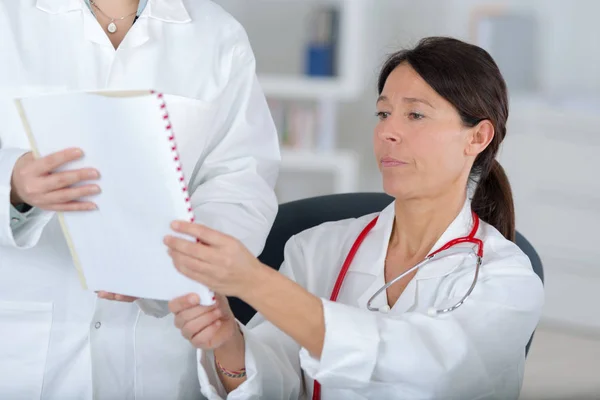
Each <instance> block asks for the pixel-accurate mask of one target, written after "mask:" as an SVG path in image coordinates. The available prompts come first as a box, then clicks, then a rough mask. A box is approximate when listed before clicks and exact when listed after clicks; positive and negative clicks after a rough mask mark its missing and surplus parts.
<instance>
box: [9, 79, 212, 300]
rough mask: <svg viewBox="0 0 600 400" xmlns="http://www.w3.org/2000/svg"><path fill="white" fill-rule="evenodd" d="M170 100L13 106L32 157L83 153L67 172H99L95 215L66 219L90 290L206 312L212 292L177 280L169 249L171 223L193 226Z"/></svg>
mask: <svg viewBox="0 0 600 400" xmlns="http://www.w3.org/2000/svg"><path fill="white" fill-rule="evenodd" d="M168 99H169V97H168V96H164V97H163V98H162V99H161V98H158V96H157V95H156V94H152V93H151V92H150V91H147V92H129V93H126V92H121V93H116V92H100V93H65V94H59V95H43V96H38V97H30V98H23V99H19V100H17V102H16V103H17V107H20V109H21V111H22V114H23V116H24V118H23V120H24V124H25V129H26V130H27V131H28V135H29V136H30V141H31V142H32V143H31V144H32V148H33V149H34V151H35V152H36V153H38V154H39V155H40V156H45V155H48V154H51V153H53V152H56V151H60V150H63V149H66V148H71V147H79V148H81V149H82V150H83V151H84V154H85V155H84V157H83V158H82V159H81V160H78V161H76V162H73V163H71V164H69V165H68V166H67V168H68V169H75V168H83V167H93V168H96V169H98V170H99V171H100V174H101V177H100V180H99V181H98V184H99V186H100V187H101V189H102V193H101V194H99V195H97V196H93V197H92V198H90V200H92V201H94V202H95V203H96V204H97V205H98V210H97V211H90V212H68V213H61V215H60V217H61V222H62V225H63V232H64V233H65V236H66V238H67V241H68V242H69V244H70V247H71V252H72V255H73V258H74V262H75V265H76V266H77V267H78V268H79V269H80V272H81V273H82V274H83V276H84V278H85V285H86V286H87V289H89V290H93V291H98V290H104V291H107V292H112V293H118V294H123V295H129V296H135V297H139V298H147V299H156V300H171V299H173V298H175V297H178V296H181V295H184V294H187V293H198V295H199V296H200V299H201V302H202V303H203V304H205V305H208V304H212V302H213V301H212V299H213V294H212V292H211V291H209V290H208V289H207V288H206V287H205V286H203V285H201V284H199V283H197V282H194V281H192V280H190V279H188V278H187V277H185V276H183V275H181V274H180V273H179V272H178V271H177V270H176V269H175V267H174V266H173V263H172V260H171V258H170V257H169V256H168V254H167V247H166V246H165V245H164V244H163V238H164V237H165V236H166V235H168V234H171V235H172V234H174V232H173V231H172V230H171V228H170V224H171V222H172V221H174V220H187V221H189V220H190V217H193V213H191V212H190V211H189V209H188V208H189V204H188V203H186V192H185V191H184V190H183V187H184V186H185V184H186V182H185V181H184V182H180V177H181V176H182V175H181V172H180V171H178V170H177V163H176V162H175V161H174V157H173V156H174V152H173V151H172V148H171V147H172V145H173V142H172V141H171V140H169V136H170V135H169V131H168V130H166V126H167V125H168V124H169V120H166V119H165V118H164V115H165V111H167V114H168ZM162 103H166V109H161V104H162ZM172 129H173V132H174V133H175V139H176V135H177V127H175V126H174V127H172ZM186 178H189V177H186ZM190 240H193V239H191V238H190Z"/></svg>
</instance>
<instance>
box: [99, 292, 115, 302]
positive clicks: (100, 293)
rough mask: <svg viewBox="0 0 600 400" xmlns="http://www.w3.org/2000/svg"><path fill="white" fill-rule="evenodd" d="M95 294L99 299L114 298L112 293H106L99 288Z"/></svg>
mask: <svg viewBox="0 0 600 400" xmlns="http://www.w3.org/2000/svg"><path fill="white" fill-rule="evenodd" d="M96 294H97V295H98V297H100V298H101V299H105V300H114V299H115V295H114V293H108V292H105V291H102V290H100V291H98V292H96Z"/></svg>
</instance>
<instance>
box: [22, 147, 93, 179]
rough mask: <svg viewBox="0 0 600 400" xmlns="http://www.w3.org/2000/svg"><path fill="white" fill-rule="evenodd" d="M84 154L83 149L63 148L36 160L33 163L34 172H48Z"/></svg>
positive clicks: (39, 173)
mask: <svg viewBox="0 0 600 400" xmlns="http://www.w3.org/2000/svg"><path fill="white" fill-rule="evenodd" d="M82 156H83V151H82V150H81V149H77V148H71V149H66V150H61V151H58V152H56V153H52V154H50V155H48V156H46V157H42V158H40V159H39V160H37V162H34V163H33V164H32V172H33V173H34V174H36V175H44V174H48V173H50V172H52V171H54V170H55V169H57V168H59V167H60V166H62V165H64V164H66V163H68V162H71V161H75V160H78V159H80V158H81V157H82Z"/></svg>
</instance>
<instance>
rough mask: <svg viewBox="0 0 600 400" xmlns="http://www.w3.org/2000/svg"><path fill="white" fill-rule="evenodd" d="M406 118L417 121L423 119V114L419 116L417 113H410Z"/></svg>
mask: <svg viewBox="0 0 600 400" xmlns="http://www.w3.org/2000/svg"><path fill="white" fill-rule="evenodd" d="M408 118H409V119H412V120H416V121H418V120H420V119H423V118H425V116H424V115H423V114H419V113H418V112H411V113H409V114H408Z"/></svg>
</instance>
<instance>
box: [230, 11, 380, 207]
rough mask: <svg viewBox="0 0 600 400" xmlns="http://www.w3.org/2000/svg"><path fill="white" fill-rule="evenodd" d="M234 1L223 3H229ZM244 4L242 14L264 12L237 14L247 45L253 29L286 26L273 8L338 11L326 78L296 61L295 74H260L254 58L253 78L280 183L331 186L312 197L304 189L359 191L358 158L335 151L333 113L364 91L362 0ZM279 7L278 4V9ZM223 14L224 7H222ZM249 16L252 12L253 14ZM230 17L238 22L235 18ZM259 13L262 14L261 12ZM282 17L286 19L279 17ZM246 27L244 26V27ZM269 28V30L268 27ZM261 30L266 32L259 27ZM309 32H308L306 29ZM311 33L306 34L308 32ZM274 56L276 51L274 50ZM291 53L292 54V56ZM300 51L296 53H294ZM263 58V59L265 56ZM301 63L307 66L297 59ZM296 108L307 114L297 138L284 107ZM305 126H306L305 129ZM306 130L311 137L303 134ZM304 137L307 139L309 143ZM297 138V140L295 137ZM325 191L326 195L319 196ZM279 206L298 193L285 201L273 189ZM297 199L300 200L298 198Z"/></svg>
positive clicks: (295, 48) (296, 46)
mask: <svg viewBox="0 0 600 400" xmlns="http://www.w3.org/2000/svg"><path fill="white" fill-rule="evenodd" d="M232 1H234V0H228V2H229V3H231V2H232ZM239 1H240V2H245V3H244V4H245V6H240V7H242V8H243V7H246V9H245V10H246V11H248V9H249V8H252V9H254V8H255V7H256V8H258V9H259V10H262V8H263V7H267V8H265V13H264V15H267V16H268V17H263V16H261V20H260V21H257V20H256V19H255V20H248V21H244V17H247V14H248V13H247V12H246V13H243V12H241V11H240V14H241V15H240V18H239V19H240V22H241V23H242V24H243V25H244V26H246V29H247V30H248V33H249V36H250V40H251V41H253V40H254V39H256V37H253V32H252V24H256V23H257V22H258V23H259V24H270V25H272V26H273V30H274V31H276V29H277V28H276V27H277V25H278V24H282V25H285V24H286V21H289V18H290V15H289V13H285V12H282V13H281V17H279V15H277V11H274V10H277V8H278V7H279V9H280V10H282V9H283V7H282V3H286V6H284V7H287V4H289V5H290V7H308V8H311V9H319V8H320V7H323V6H325V7H334V8H335V10H337V29H336V30H335V32H336V33H337V34H336V36H335V41H336V48H335V58H336V63H335V65H336V68H335V69H336V71H335V74H332V75H331V76H313V75H307V74H305V73H304V71H302V72H298V69H303V67H305V65H302V67H300V66H299V65H298V64H300V63H299V62H296V66H297V67H299V68H296V71H293V72H289V73H286V72H280V71H277V72H269V73H267V72H265V71H264V69H265V68H264V67H265V66H266V69H269V67H271V65H268V64H267V62H265V63H263V64H262V66H263V68H262V69H261V59H260V57H258V56H257V75H258V79H259V82H260V84H261V87H262V89H263V91H264V93H265V96H266V97H267V99H268V100H269V104H270V107H271V111H272V113H273V116H274V120H275V123H276V125H277V127H278V131H279V133H280V137H282V141H281V145H282V164H281V174H280V179H281V180H286V183H287V184H290V182H287V180H289V179H294V180H297V181H298V182H297V183H298V184H299V185H302V184H304V185H306V182H305V181H310V180H314V179H319V177H316V175H315V174H317V175H320V176H322V177H323V179H325V180H328V182H330V184H329V187H328V189H321V192H320V193H311V191H310V188H307V190H306V191H304V192H302V193H305V196H311V195H318V194H327V193H347V192H354V191H357V190H358V182H359V173H358V171H359V158H358V157H357V155H356V154H354V153H353V152H351V151H349V150H345V149H341V148H339V146H338V143H337V142H338V140H337V139H338V135H339V132H338V128H337V114H338V107H339V104H340V103H342V102H348V101H353V100H356V99H357V98H358V96H360V94H361V93H362V91H363V80H364V76H365V74H364V67H363V61H364V58H365V55H364V49H365V46H366V43H365V42H366V26H365V16H366V15H368V9H367V7H368V5H367V0H239ZM277 3H279V4H277ZM225 8H226V9H227V7H225ZM253 11H254V10H253ZM233 14H234V16H235V17H236V18H237V17H238V15H235V13H233ZM261 14H262V13H261ZM284 14H285V15H284ZM286 18H287V20H286ZM246 22H247V23H246ZM269 28H270V27H269ZM261 29H266V28H264V27H262V28H261ZM307 29H308V28H307ZM307 34H310V31H307ZM270 40H277V39H272V38H270V37H266V36H264V35H263V37H262V38H260V40H257V41H256V42H253V46H254V47H256V46H261V45H265V43H266V42H267V41H270ZM306 45H307V43H306V42H304V41H300V43H295V44H294V45H290V47H289V48H287V46H286V49H285V51H286V52H290V54H294V55H296V56H299V55H300V54H299V53H302V55H303V56H306V54H304V52H305V51H306V48H305V47H304V46H306ZM273 51H277V50H273ZM293 52H296V53H293ZM298 52H299V53H298ZM266 58H268V56H267V57H266ZM300 59H301V60H302V61H301V62H306V60H305V59H302V57H300ZM274 104H278V105H282V106H281V107H282V108H285V110H287V111H277V110H275V109H274V107H275V106H274ZM290 107H292V108H298V107H300V110H297V111H298V113H300V112H302V113H304V114H306V113H307V112H308V113H310V114H309V117H308V120H306V118H305V120H304V122H303V123H302V125H303V128H304V131H303V132H302V133H298V132H297V131H298V130H299V128H296V129H290V128H289V127H284V126H283V125H285V124H286V123H288V125H289V120H290V119H291V118H295V120H296V121H298V119H299V118H300V119H302V117H290V116H289V114H290V113H289V112H288V111H289V108H290ZM280 113H287V114H288V115H287V116H286V121H287V122H282V120H281V119H282V118H283V117H280V116H279V114H280ZM308 125H310V126H308ZM289 131H293V132H292V136H295V137H296V140H293V141H292V142H294V143H290V142H289V141H287V140H285V139H284V138H283V137H284V136H286V135H288V134H289V133H290V132H289ZM309 131H310V133H308V132H309ZM308 136H312V137H311V138H308ZM298 137H299V138H298ZM324 190H326V192H323V191H324ZM278 196H279V198H280V201H290V200H295V199H296V198H298V194H296V195H294V196H292V197H290V196H287V195H286V193H281V192H280V191H279V190H278ZM301 196H302V195H301Z"/></svg>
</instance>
